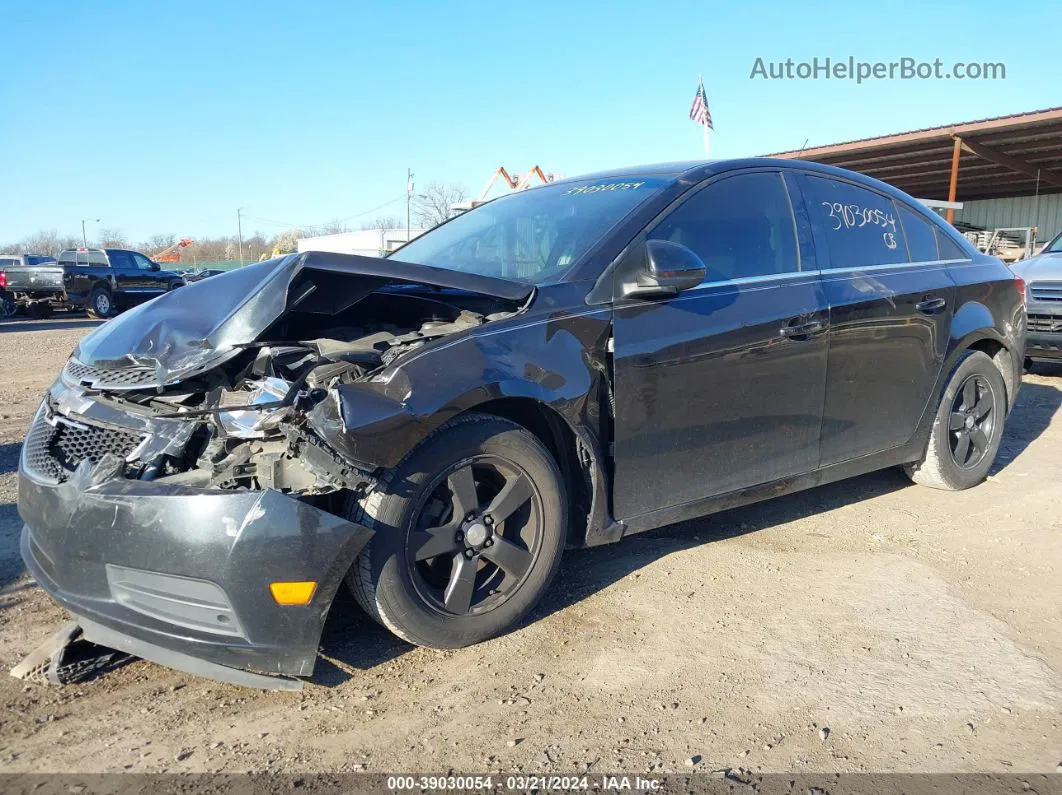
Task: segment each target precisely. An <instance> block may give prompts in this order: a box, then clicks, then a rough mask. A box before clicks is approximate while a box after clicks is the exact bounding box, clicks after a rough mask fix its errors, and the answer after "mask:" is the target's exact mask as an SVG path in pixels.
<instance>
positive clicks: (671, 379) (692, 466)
mask: <svg viewBox="0 0 1062 795" xmlns="http://www.w3.org/2000/svg"><path fill="white" fill-rule="evenodd" d="M793 202H796V203H797V211H796V213H794V207H793ZM798 225H799V226H800V228H801V230H802V232H803V230H805V229H808V228H809V227H808V226H807V216H806V213H805V212H804V210H803V205H802V204H801V203H800V199H799V196H798V195H797V194H795V192H794V195H793V201H791V200H790V191H789V190H788V188H787V185H786V182H785V180H783V177H782V175H781V174H780V173H779V172H777V171H755V172H742V173H738V174H733V175H723V176H722V177H719V178H715V179H713V180H711V181H709V182H708V184H707V185H706V186H704V187H703V188H701V189H699V190H697V191H696V192H695V193H694V194H693V195H691V196H690V197H689V198H687V199H686V200H685V201H683V202H682V203H681V204H680V205H679V206H678V207H676V208H675V209H673V210H672V211H670V212H669V213H668V214H667V215H666V216H664V217H663V218H662V219H661V220H659V221H658V222H656V223H655V225H654V226H652V227H650V228H649V229H648V230H647V235H646V236H647V237H648V238H656V239H664V240H670V241H672V242H676V243H680V244H682V245H684V246H686V247H687V248H690V249H692V250H693V251H694V252H695V253H696V254H697V255H698V256H699V257H700V258H701V260H702V261H703V262H704V264H705V267H706V270H707V275H706V277H705V281H704V282H703V283H702V284H701V285H700V286H698V287H694V288H692V289H690V290H687V291H684V292H681V293H678V294H677V295H674V296H670V297H657V298H622V297H620V296H617V297H616V299H615V302H614V324H615V325H614V331H613V333H614V346H615V353H614V368H615V387H614V389H615V399H616V419H615V439H616V444H615V489H614V510H615V516H616V518H617V519H627V518H631V517H634V516H639V515H642V514H646V513H649V512H651V511H654V510H658V509H661V508H668V507H671V506H675V505H680V504H683V503H689V502H695V501H697V500H701V499H704V498H707V497H711V496H715V495H720V494H724V493H726V492H731V491H736V490H740V489H744V488H748V487H750V486H756V485H759V484H763V483H768V482H770V481H773V480H777V479H779V478H784V477H787V476H791V475H796V474H800V473H805V472H810V471H812V470H814V469H816V468H817V466H818V462H819V429H820V425H821V422H822V410H823V401H824V393H825V384H826V360H827V353H828V337H827V334H828V329H827V324H828V320H829V312H828V307H827V304H826V301H825V298H824V296H823V290H822V286H821V284H820V280H819V274H818V269H817V266H816V264H815V262H814V254H813V249H812V248H811V247H810V245H807V246H805V247H803V254H804V257H803V258H802V257H801V253H802V252H801V249H802V247H801V246H800V245H799V244H798V240H797V227H798ZM801 238H802V239H805V240H810V235H807V236H806V237H805V235H804V234H801Z"/></svg>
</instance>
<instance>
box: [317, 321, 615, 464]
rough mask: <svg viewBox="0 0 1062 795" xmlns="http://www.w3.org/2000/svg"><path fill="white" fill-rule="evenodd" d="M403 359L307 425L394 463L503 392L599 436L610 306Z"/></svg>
mask: <svg viewBox="0 0 1062 795" xmlns="http://www.w3.org/2000/svg"><path fill="white" fill-rule="evenodd" d="M514 321H517V322H508V323H506V324H505V325H502V326H499V327H497V328H494V327H493V326H485V327H483V328H482V329H480V330H479V331H478V332H474V333H471V334H468V335H465V336H462V337H460V338H457V339H453V340H442V341H440V342H439V343H436V344H435V345H431V346H427V347H425V348H424V349H421V350H419V351H417V352H416V353H414V354H412V355H410V356H407V357H406V358H404V359H402V360H399V362H397V363H396V364H395V365H393V366H392V367H390V368H388V370H386V371H384V372H383V373H381V374H379V375H378V376H376V377H375V378H374V379H373V380H371V381H367V382H362V383H357V384H350V385H345V386H340V387H337V388H336V389H334V390H332V392H331V393H330V395H329V397H328V399H327V400H325V401H323V402H322V403H320V404H318V406H317V407H316V408H315V409H314V410H313V411H312V412H311V413H310V416H309V420H310V423H311V425H312V426H313V427H314V428H315V429H316V430H317V431H318V432H319V433H321V435H322V436H323V437H324V438H325V439H326V440H327V441H328V442H329V443H331V444H332V445H333V446H335V447H336V448H337V450H339V452H341V453H343V454H344V455H346V456H347V457H348V458H351V459H352V460H354V461H356V462H358V463H360V464H362V465H363V466H365V467H366V468H379V467H383V468H391V467H394V466H395V465H397V464H398V462H399V461H401V460H402V458H403V457H404V456H405V455H406V454H407V453H408V452H409V451H410V450H411V449H412V448H413V447H415V446H416V445H417V444H418V443H419V442H421V441H422V440H423V439H425V438H426V437H427V436H428V435H429V434H431V433H432V431H434V430H435V429H436V428H438V427H439V426H440V425H442V424H443V423H444V422H446V421H447V420H449V419H451V418H453V417H455V416H457V415H458V414H461V413H462V412H465V411H468V410H470V409H474V408H475V407H476V406H479V405H481V404H483V403H486V402H488V401H492V400H497V399H499V398H513V397H517V398H529V399H532V400H535V401H538V402H540V403H543V404H545V405H547V406H549V407H550V408H552V409H553V410H555V411H556V412H557V413H559V414H560V415H561V416H562V417H564V419H565V420H566V421H567V422H568V424H569V425H570V426H571V427H572V428H573V430H576V432H577V433H578V434H579V435H580V436H583V437H584V438H586V437H589V439H590V441H591V442H592V443H594V444H595V445H599V444H600V441H601V428H600V426H601V417H600V406H601V397H602V396H603V395H605V396H607V394H608V392H607V390H608V379H607V367H606V359H605V356H606V354H605V347H606V342H607V339H608V336H609V333H610V327H611V325H610V323H611V313H610V311H609V310H607V309H598V310H591V311H589V312H588V311H586V310H585V309H584V310H583V311H582V312H568V313H558V314H556V315H552V314H551V315H549V316H547V317H539V318H526V317H525V318H514Z"/></svg>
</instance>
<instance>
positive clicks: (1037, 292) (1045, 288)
mask: <svg viewBox="0 0 1062 795" xmlns="http://www.w3.org/2000/svg"><path fill="white" fill-rule="evenodd" d="M1029 296H1030V297H1031V298H1032V300H1034V301H1050V302H1055V301H1057V302H1058V303H1060V304H1062V282H1033V283H1032V284H1030V285H1029Z"/></svg>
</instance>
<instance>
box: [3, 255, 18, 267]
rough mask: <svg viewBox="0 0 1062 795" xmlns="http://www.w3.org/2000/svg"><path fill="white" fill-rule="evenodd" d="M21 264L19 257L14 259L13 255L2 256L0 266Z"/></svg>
mask: <svg viewBox="0 0 1062 795" xmlns="http://www.w3.org/2000/svg"><path fill="white" fill-rule="evenodd" d="M19 264H20V263H19V261H18V260H17V259H12V258H11V257H0V268H13V267H16V266H18V265H19Z"/></svg>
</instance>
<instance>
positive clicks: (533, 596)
mask: <svg viewBox="0 0 1062 795" xmlns="http://www.w3.org/2000/svg"><path fill="white" fill-rule="evenodd" d="M348 513H349V515H350V517H351V519H352V520H353V521H355V522H359V523H361V524H364V525H365V526H367V527H369V528H371V529H372V530H374V531H375V535H374V536H373V538H372V540H371V541H370V542H369V544H368V546H366V548H365V549H364V550H362V552H361V554H360V555H359V557H358V559H357V560H356V561H355V562H354V565H353V566H352V567H351V570H350V572H349V573H348V575H347V582H348V584H349V585H350V588H351V590H353V592H354V596H355V598H356V599H357V600H358V603H359V604H361V606H362V607H363V608H364V609H365V610H366V612H368V613H369V615H371V616H372V617H373V618H375V619H376V620H377V621H379V622H380V623H381V624H383V625H384V626H386V627H387V628H388V629H389V630H391V631H392V632H393V633H394V634H395V635H397V636H398V637H400V638H402V639H403V640H406V641H408V642H409V643H413V644H416V645H418V646H427V647H430V648H435V649H454V648H460V647H462V646H469V645H471V644H473V643H478V642H480V641H483V640H486V639H488V638H491V637H494V636H496V635H499V634H502V633H504V632H507V631H509V630H511V629H513V628H514V627H515V626H516V625H518V624H519V622H520V621H521V620H522V619H523V618H524V617H525V616H526V615H527V613H528V612H529V611H530V610H531V609H532V608H533V607H534V606H535V604H536V603H537V602H538V600H539V598H540V597H541V596H542V594H543V593H544V592H545V591H546V589H547V588H548V587H549V585H550V582H551V581H552V580H553V577H554V576H555V575H556V573H557V569H558V567H559V566H560V560H561V554H562V552H563V550H564V542H565V537H566V535H565V531H566V527H565V524H566V519H565V517H567V510H566V500H565V490H564V484H563V482H562V480H561V475H560V471H559V469H558V468H557V464H556V462H555V461H554V460H553V458H552V456H551V455H550V453H549V451H548V450H547V449H546V448H545V447H544V446H543V444H542V443H541V442H540V441H539V440H538V439H537V438H536V437H535V436H534V435H533V434H532V433H530V432H529V431H527V430H526V429H525V428H523V427H522V426H520V425H517V424H516V423H513V422H510V421H508V420H504V419H501V418H498V417H494V416H490V415H484V414H469V415H464V416H462V417H459V418H457V419H456V420H453V421H451V422H448V423H446V424H445V425H443V426H442V427H441V428H439V429H438V430H437V431H436V432H435V433H434V434H432V435H431V436H430V437H429V438H428V439H427V440H425V441H424V442H422V443H421V444H420V445H419V446H418V447H416V448H415V449H414V450H413V452H411V453H410V454H409V455H407V456H406V458H405V459H404V460H403V461H402V462H401V463H400V464H399V465H398V466H397V467H395V469H393V470H391V471H390V472H388V473H387V474H386V475H385V476H384V478H383V479H382V481H381V483H380V484H379V485H378V486H377V489H376V490H375V491H374V492H373V493H372V494H370V495H369V496H368V497H366V498H365V499H363V500H361V501H360V502H358V501H352V504H351V505H350V506H349V508H348ZM469 517H471V518H469ZM495 561H498V562H495Z"/></svg>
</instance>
